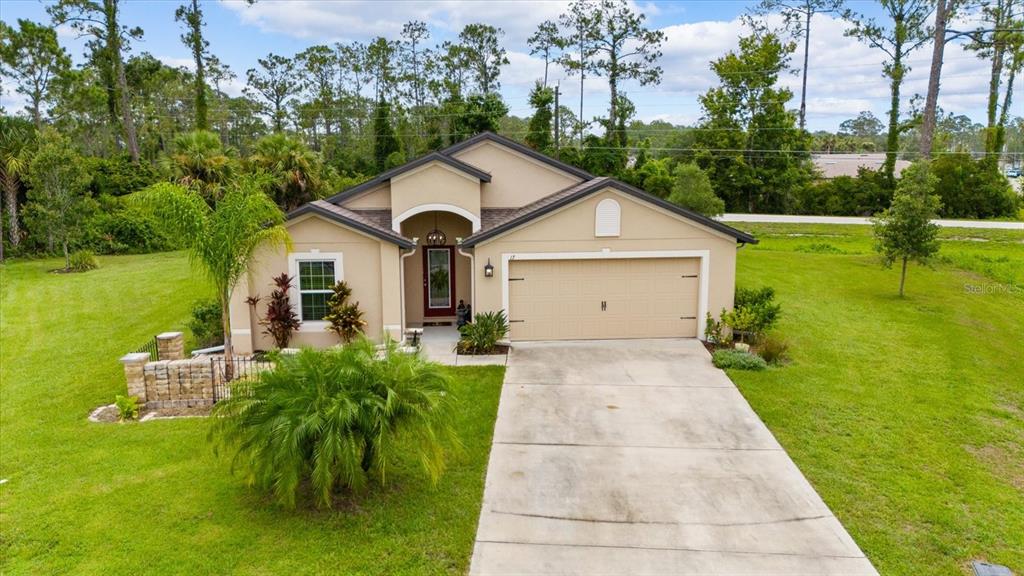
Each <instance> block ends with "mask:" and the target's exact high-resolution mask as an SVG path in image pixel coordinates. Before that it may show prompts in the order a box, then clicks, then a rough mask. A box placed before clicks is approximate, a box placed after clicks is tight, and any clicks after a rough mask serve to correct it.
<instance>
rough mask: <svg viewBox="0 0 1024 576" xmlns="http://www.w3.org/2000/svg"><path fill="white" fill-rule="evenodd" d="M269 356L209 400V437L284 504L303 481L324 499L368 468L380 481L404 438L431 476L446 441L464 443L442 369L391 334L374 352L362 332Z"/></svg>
mask: <svg viewBox="0 0 1024 576" xmlns="http://www.w3.org/2000/svg"><path fill="white" fill-rule="evenodd" d="M275 361H276V366H275V368H274V369H273V370H271V371H268V372H264V373H261V374H260V375H259V377H258V379H256V380H255V381H240V382H239V383H237V384H236V385H235V387H234V388H233V390H232V394H231V396H230V398H227V399H226V400H222V401H221V402H219V403H217V405H216V406H214V410H213V416H214V418H213V427H212V428H211V431H210V437H211V439H213V440H214V441H216V442H217V446H218V447H219V448H225V449H227V450H231V451H233V452H234V463H235V465H237V466H239V467H241V468H242V469H243V470H244V472H245V477H246V480H247V481H248V482H249V483H250V485H255V486H257V487H260V488H263V489H270V490H273V492H274V495H275V496H276V498H277V499H278V501H279V502H280V503H281V504H284V505H286V506H288V507H294V506H295V500H296V494H297V492H298V491H299V489H300V487H301V486H302V485H303V484H304V483H305V482H307V481H308V482H309V483H310V484H311V485H312V488H313V491H314V493H315V496H316V500H317V503H318V504H320V505H323V506H330V505H331V502H332V499H333V496H334V493H335V492H336V490H337V489H339V488H348V489H362V488H363V487H365V485H366V482H367V480H368V475H367V473H368V472H371V471H372V472H376V473H377V474H378V479H379V480H380V482H381V483H384V482H385V481H386V479H387V475H386V473H387V468H388V467H389V466H390V465H392V463H393V462H394V461H395V459H396V456H397V455H398V449H399V447H400V444H402V442H403V440H404V441H407V442H408V448H405V449H404V450H403V451H408V450H410V449H411V450H412V451H413V453H414V457H416V459H417V460H419V461H420V463H421V465H422V466H423V470H424V472H425V473H426V474H427V476H428V477H429V478H430V479H431V480H432V481H435V482H436V481H437V479H438V478H439V477H440V475H441V474H442V473H443V471H444V465H445V457H446V451H447V449H448V448H453V449H456V450H457V449H459V448H460V447H461V444H460V443H459V441H458V438H457V436H456V434H455V428H454V414H455V413H454V407H455V400H454V398H453V397H452V394H451V391H450V386H451V383H450V379H449V377H448V376H447V374H446V373H445V372H444V370H443V369H442V368H441V367H440V366H439V365H437V364H435V363H433V362H428V361H426V360H424V359H423V358H422V357H421V356H419V355H417V354H408V353H404V352H400V351H398V349H397V347H396V345H395V343H394V342H389V343H388V344H387V345H386V346H385V348H384V350H383V351H379V350H378V349H377V347H376V346H375V345H374V343H373V342H371V341H370V340H368V339H366V338H362V339H359V340H356V341H354V342H352V343H350V344H347V345H346V346H344V347H343V348H334V349H330V350H313V349H305V350H302V351H301V352H299V353H298V354H295V355H279V356H278V357H277V358H276V359H275Z"/></svg>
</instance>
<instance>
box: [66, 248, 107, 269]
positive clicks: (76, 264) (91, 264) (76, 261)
mask: <svg viewBox="0 0 1024 576" xmlns="http://www.w3.org/2000/svg"><path fill="white" fill-rule="evenodd" d="M68 263H69V265H68V270H70V271H72V272H88V271H89V270H95V269H97V268H99V267H100V261H99V260H97V259H96V254H94V253H93V252H92V250H76V251H74V252H72V253H71V256H69V257H68Z"/></svg>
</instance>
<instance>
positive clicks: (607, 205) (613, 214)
mask: <svg viewBox="0 0 1024 576" xmlns="http://www.w3.org/2000/svg"><path fill="white" fill-rule="evenodd" d="M619 216H620V209H619V203H618V202H616V201H615V200H612V199H611V198H605V199H604V200H601V201H600V202H598V203H597V211H596V214H595V216H594V236H618V235H619V219H620V218H619Z"/></svg>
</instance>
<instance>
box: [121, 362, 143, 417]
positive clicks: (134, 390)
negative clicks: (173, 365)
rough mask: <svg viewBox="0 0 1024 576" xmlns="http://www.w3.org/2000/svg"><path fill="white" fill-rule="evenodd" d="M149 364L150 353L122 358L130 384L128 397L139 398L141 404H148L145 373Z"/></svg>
mask: <svg viewBox="0 0 1024 576" xmlns="http://www.w3.org/2000/svg"><path fill="white" fill-rule="evenodd" d="M147 362H149V352H133V353H131V354H125V355H124V356H122V357H121V364H124V377H125V380H127V382H128V395H129V396H135V397H137V398H138V399H139V403H140V404H145V403H146V377H145V374H144V371H145V367H146V363H147Z"/></svg>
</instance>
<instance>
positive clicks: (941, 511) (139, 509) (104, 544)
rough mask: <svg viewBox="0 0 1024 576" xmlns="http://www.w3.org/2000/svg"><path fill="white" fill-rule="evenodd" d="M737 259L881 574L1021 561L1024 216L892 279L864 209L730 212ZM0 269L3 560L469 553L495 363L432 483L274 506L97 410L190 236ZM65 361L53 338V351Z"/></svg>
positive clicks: (175, 570) (462, 562)
mask: <svg viewBox="0 0 1024 576" xmlns="http://www.w3.org/2000/svg"><path fill="white" fill-rule="evenodd" d="M741 227H743V228H744V229H747V230H750V231H752V232H754V233H755V234H757V235H758V236H759V237H761V238H762V243H761V244H759V245H756V246H747V247H745V248H743V249H742V250H741V251H740V258H739V272H738V278H739V281H740V283H741V284H743V285H747V286H760V285H771V286H774V287H775V288H776V290H777V292H778V297H779V299H780V300H781V302H782V303H783V314H784V316H783V319H782V321H781V326H780V332H781V333H782V334H783V335H784V336H785V337H787V338H788V339H789V340H790V342H791V344H792V357H793V362H792V364H790V365H789V366H787V367H785V368H782V369H770V370H768V371H766V372H760V373H754V372H732V373H731V376H732V377H733V379H734V380H735V381H736V382H737V384H738V385H739V387H740V389H741V390H742V391H743V393H744V395H745V396H746V397H747V399H748V400H749V401H750V403H751V404H752V405H753V407H754V409H755V410H757V412H758V414H760V416H761V417H762V418H763V419H764V420H765V421H766V422H767V423H768V425H769V426H770V427H771V429H772V431H773V432H774V433H775V434H776V436H777V437H778V439H779V440H780V441H781V442H782V444H783V445H784V446H785V447H786V449H787V450H788V451H789V453H790V454H791V455H792V457H793V458H794V460H795V461H796V462H797V464H798V465H799V466H800V468H801V470H803V472H804V473H805V474H806V475H807V477H808V478H809V479H810V480H811V482H812V483H813V484H814V485H815V487H816V488H817V489H818V491H819V492H820V493H821V495H822V496H823V497H824V499H825V501H826V502H827V503H828V504H829V506H831V508H832V509H833V511H834V512H835V513H836V514H837V516H838V517H839V518H840V520H841V521H842V522H843V523H844V524H845V525H846V527H847V529H848V530H849V531H850V533H851V534H852V535H853V537H854V538H855V539H856V540H857V542H858V543H859V544H860V546H861V547H862V548H863V549H864V551H865V552H866V553H867V554H868V556H869V557H870V558H871V560H872V561H873V562H874V563H875V565H876V567H877V568H878V569H879V570H880V571H881V573H883V574H886V575H888V574H906V575H915V576H917V575H931V574H951V575H955V574H966V573H967V569H966V566H967V563H968V562H969V561H970V560H971V559H976V558H977V559H985V560H989V561H992V562H998V563H1002V564H1006V565H1009V566H1010V567H1011V568H1013V569H1014V570H1015V571H1016V572H1017V573H1018V574H1021V573H1024V362H1021V359H1020V355H1021V352H1022V350H1024V288H1022V285H1024V234H1022V233H1019V232H1007V231H983V230H949V229H946V230H943V232H942V236H943V248H942V259H941V261H940V262H939V263H938V264H937V265H936V267H935V268H933V269H929V268H922V267H919V266H913V267H912V268H911V270H910V274H909V277H908V283H907V294H908V296H907V297H906V298H902V299H901V298H899V297H897V296H896V290H897V286H898V281H899V279H898V272H897V271H896V270H882V269H881V268H880V267H879V266H878V265H877V260H876V258H875V256H874V255H873V254H872V252H871V236H870V229H869V228H868V227H864V226H808V225H751V224H744V225H741ZM102 263H103V268H101V269H100V270H97V271H93V272H88V273H86V274H82V275H55V274H49V273H47V270H48V269H49V268H53V267H55V266H56V265H57V263H56V261H35V262H19V263H15V264H8V265H6V267H4V268H3V269H2V270H3V281H2V285H0V290H2V312H3V314H2V318H0V344H2V346H0V348H2V349H0V378H2V383H0V427H2V434H0V478H6V479H8V480H9V481H8V482H7V483H6V484H3V485H0V546H2V549H0V553H2V560H0V562H2V563H0V572H2V573H3V574H56V573H75V574H103V575H104V576H107V575H111V574H137V573H156V574H197V573H227V572H231V573H241V574H280V573H293V574H304V573H319V572H333V573H353V574H355V573H358V574H407V573H408V574H435V573H445V572H449V573H462V572H465V570H466V568H467V564H468V561H469V555H470V550H471V547H472V542H473V536H474V533H475V529H476V520H477V516H478V514H479V507H480V500H481V496H482V492H483V479H484V468H485V466H486V460H487V453H488V448H489V445H490V438H491V433H492V430H493V425H494V417H495V411H496V406H497V401H498V396H499V390H500V381H501V376H502V371H501V369H500V368H481V369H472V368H460V369H455V370H453V374H454V376H455V377H456V380H457V383H458V390H459V391H460V392H461V394H460V395H461V396H462V397H463V398H464V399H465V401H464V404H463V405H464V411H463V415H462V419H461V421H460V422H459V428H460V430H461V432H462V437H463V439H464V441H465V442H466V444H467V450H466V453H465V454H464V455H463V456H462V457H461V458H460V459H459V460H458V461H456V462H455V463H454V466H453V468H452V470H451V471H450V472H449V473H448V474H447V475H446V476H445V477H444V478H443V479H442V482H441V484H440V486H438V488H437V489H433V488H431V487H430V486H429V485H428V484H427V483H426V481H425V480H421V479H419V477H418V476H416V475H413V474H411V473H410V471H409V466H411V465H412V463H407V466H406V467H404V468H403V470H401V471H400V472H399V473H398V474H396V475H395V476H394V477H393V479H394V480H395V482H394V483H393V484H392V485H390V486H389V487H388V488H387V489H385V490H382V491H376V492H373V493H371V494H370V495H368V496H367V497H366V498H365V499H362V500H360V501H359V502H358V504H353V505H351V506H349V507H347V508H344V509H340V510H336V511H326V512H322V511H315V510H309V509H306V510H300V511H296V512H288V511H283V510H281V509H279V508H277V507H275V506H274V505H272V504H270V503H269V502H268V501H267V500H266V499H265V498H263V497H261V496H259V495H257V494H254V493H252V492H250V491H249V490H247V489H246V488H244V487H243V486H242V484H241V482H240V481H239V479H237V478H236V477H233V476H231V475H230V474H229V472H228V464H227V463H226V462H225V461H224V460H223V459H218V458H216V457H214V456H213V454H212V453H211V450H210V447H209V445H208V444H207V442H206V438H205V435H206V423H205V421H203V420H200V419H196V420H177V421H163V422H148V423H145V424H142V425H137V424H132V425H99V424H91V423H89V422H87V421H86V415H87V414H88V412H89V410H90V409H91V408H93V407H95V406H97V405H99V404H102V403H107V402H110V401H111V399H112V398H113V395H114V394H115V393H117V392H119V391H121V390H123V379H122V378H123V377H122V375H121V367H120V365H119V364H118V363H117V362H116V359H117V358H118V357H119V356H120V355H121V354H123V353H124V352H126V351H129V350H131V349H132V348H134V347H136V346H138V345H139V344H141V343H142V342H144V341H145V340H146V339H147V338H149V337H151V336H152V335H153V334H154V333H156V332H158V331H162V330H165V329H167V328H170V327H173V326H178V327H180V326H182V325H183V323H184V320H185V319H186V317H187V314H188V309H189V306H190V304H191V302H192V301H194V300H195V299H196V298H198V297H200V296H202V295H204V294H205V291H206V290H205V287H204V286H203V285H202V283H201V282H199V281H198V280H197V279H195V278H193V277H192V276H191V273H190V272H189V267H188V264H187V261H186V260H185V258H184V256H182V255H180V254H158V255H149V256H132V257H118V258H104V259H103V260H102ZM62 359H66V362H65V361H64V360H62Z"/></svg>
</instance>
